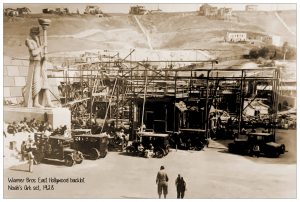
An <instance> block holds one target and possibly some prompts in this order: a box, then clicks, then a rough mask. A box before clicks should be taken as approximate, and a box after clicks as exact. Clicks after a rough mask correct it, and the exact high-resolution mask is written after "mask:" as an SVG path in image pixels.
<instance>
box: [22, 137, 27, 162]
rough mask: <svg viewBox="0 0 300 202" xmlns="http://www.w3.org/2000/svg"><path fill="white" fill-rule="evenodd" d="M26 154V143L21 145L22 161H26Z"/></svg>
mask: <svg viewBox="0 0 300 202" xmlns="http://www.w3.org/2000/svg"><path fill="white" fill-rule="evenodd" d="M25 154H26V143H25V141H23V142H22V144H21V159H22V161H25Z"/></svg>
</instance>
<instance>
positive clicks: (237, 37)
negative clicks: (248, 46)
mask: <svg viewBox="0 0 300 202" xmlns="http://www.w3.org/2000/svg"><path fill="white" fill-rule="evenodd" d="M246 40H247V33H245V32H227V33H226V36H225V41H226V42H241V41H246Z"/></svg>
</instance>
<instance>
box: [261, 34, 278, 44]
mask: <svg viewBox="0 0 300 202" xmlns="http://www.w3.org/2000/svg"><path fill="white" fill-rule="evenodd" d="M263 42H265V43H267V44H270V45H274V46H282V41H281V37H280V36H277V35H272V36H265V37H263Z"/></svg>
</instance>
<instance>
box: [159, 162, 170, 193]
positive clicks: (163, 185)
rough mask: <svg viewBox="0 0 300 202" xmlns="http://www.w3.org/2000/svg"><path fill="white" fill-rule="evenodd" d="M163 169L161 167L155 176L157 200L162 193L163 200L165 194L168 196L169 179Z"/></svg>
mask: <svg viewBox="0 0 300 202" xmlns="http://www.w3.org/2000/svg"><path fill="white" fill-rule="evenodd" d="M164 169H165V167H164V166H161V167H160V171H158V173H157V176H156V184H157V192H158V197H159V198H161V194H162V192H163V194H164V198H166V197H167V194H168V181H169V178H168V175H167V173H166V172H165V170H164Z"/></svg>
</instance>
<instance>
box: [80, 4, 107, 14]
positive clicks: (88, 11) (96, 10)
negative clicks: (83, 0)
mask: <svg viewBox="0 0 300 202" xmlns="http://www.w3.org/2000/svg"><path fill="white" fill-rule="evenodd" d="M84 14H92V15H97V14H103V12H102V11H101V9H100V7H99V6H86V8H85V10H84Z"/></svg>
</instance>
